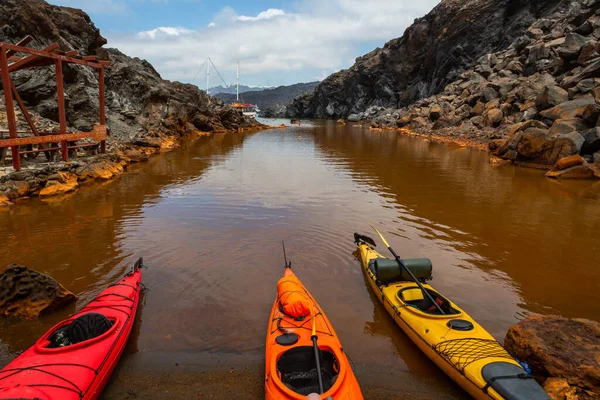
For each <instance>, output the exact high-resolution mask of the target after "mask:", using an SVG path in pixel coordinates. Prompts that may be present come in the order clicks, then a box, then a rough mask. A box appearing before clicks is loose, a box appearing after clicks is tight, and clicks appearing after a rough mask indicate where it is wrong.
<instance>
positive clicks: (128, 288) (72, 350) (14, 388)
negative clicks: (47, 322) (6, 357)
mask: <svg viewBox="0 0 600 400" xmlns="http://www.w3.org/2000/svg"><path fill="white" fill-rule="evenodd" d="M141 279H142V274H141V271H140V268H139V265H137V264H136V267H134V270H133V271H131V272H130V273H128V274H127V275H126V276H125V277H123V278H122V279H120V280H119V281H118V282H117V283H115V284H113V285H111V286H109V287H108V288H106V289H105V290H104V291H102V292H101V293H100V294H99V295H98V296H96V298H95V299H94V300H92V301H91V302H90V303H88V305H87V306H85V307H84V308H83V309H82V310H81V311H79V312H78V313H77V314H75V315H73V316H72V317H70V318H68V319H66V320H64V321H62V322H59V323H58V324H56V325H55V326H53V327H52V328H51V329H50V330H49V331H48V332H46V333H45V334H44V335H43V336H42V337H41V338H40V339H39V340H38V341H37V342H35V344H34V345H33V346H31V347H30V348H29V349H27V350H25V351H24V352H23V353H22V354H21V355H20V356H19V357H17V358H15V359H14V360H13V361H12V362H11V363H10V364H8V365H7V366H6V367H4V368H3V369H2V370H0V399H16V398H19V399H41V400H51V399H52V400H54V399H57V400H58V399H60V400H71V399H73V400H75V399H78V400H79V399H86V400H87V399H97V398H98V397H99V396H100V393H101V392H102V389H103V388H104V386H105V385H106V382H107V381H108V378H110V375H111V373H112V371H113V370H114V369H115V366H116V365H117V362H118V361H119V358H120V357H121V354H122V353H123V349H124V348H125V344H126V343H127V339H128V338H129V334H130V333H131V328H132V326H133V321H134V319H135V314H136V312H137V308H138V304H139V298H140V291H141V288H140V285H141ZM88 312H93V313H100V314H104V316H106V317H107V318H108V319H109V320H110V321H111V322H112V323H113V324H112V327H111V328H110V329H109V330H108V331H107V332H105V333H103V334H102V335H100V336H98V337H95V338H93V339H89V340H85V341H83V342H80V343H77V344H73V345H70V346H66V347H58V348H48V347H47V346H48V344H49V341H48V338H49V337H50V335H51V334H52V333H54V332H55V331H56V330H57V329H58V328H61V327H64V326H65V325H68V324H70V323H71V322H72V321H73V320H74V319H75V318H77V317H78V316H80V315H82V314H85V313H88Z"/></svg>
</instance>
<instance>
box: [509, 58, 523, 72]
mask: <svg viewBox="0 0 600 400" xmlns="http://www.w3.org/2000/svg"><path fill="white" fill-rule="evenodd" d="M506 69H507V70H509V71H511V72H514V73H515V74H522V73H523V71H524V70H525V69H524V68H523V64H522V63H521V62H520V61H517V60H513V61H511V62H509V63H508V65H507V66H506Z"/></svg>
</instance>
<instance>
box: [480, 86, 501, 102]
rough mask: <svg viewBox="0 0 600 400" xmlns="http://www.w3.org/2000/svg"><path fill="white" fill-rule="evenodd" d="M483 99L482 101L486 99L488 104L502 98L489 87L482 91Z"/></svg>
mask: <svg viewBox="0 0 600 400" xmlns="http://www.w3.org/2000/svg"><path fill="white" fill-rule="evenodd" d="M481 97H482V99H485V102H486V103H489V102H490V101H492V100H494V99H497V98H498V97H500V95H499V94H498V92H497V91H496V90H495V89H494V88H493V87H490V86H488V87H486V88H485V89H483V90H482V91H481Z"/></svg>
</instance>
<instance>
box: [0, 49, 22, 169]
mask: <svg viewBox="0 0 600 400" xmlns="http://www.w3.org/2000/svg"><path fill="white" fill-rule="evenodd" d="M0 69H2V90H4V99H5V104H6V119H7V122H8V132H9V135H10V138H11V139H16V137H17V120H16V117H15V108H14V103H13V96H12V90H11V80H10V73H9V72H8V57H6V49H5V48H4V47H0ZM11 150H12V159H13V168H14V169H16V170H20V169H21V156H20V154H19V146H11Z"/></svg>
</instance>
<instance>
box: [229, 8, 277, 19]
mask: <svg viewBox="0 0 600 400" xmlns="http://www.w3.org/2000/svg"><path fill="white" fill-rule="evenodd" d="M281 15H285V11H283V10H280V9H278V8H269V9H268V10H267V11H263V12H261V13H259V14H258V15H257V16H256V17H247V16H245V15H240V16H239V17H237V19H238V21H260V20H261V19H271V18H275V17H278V16H281Z"/></svg>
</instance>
